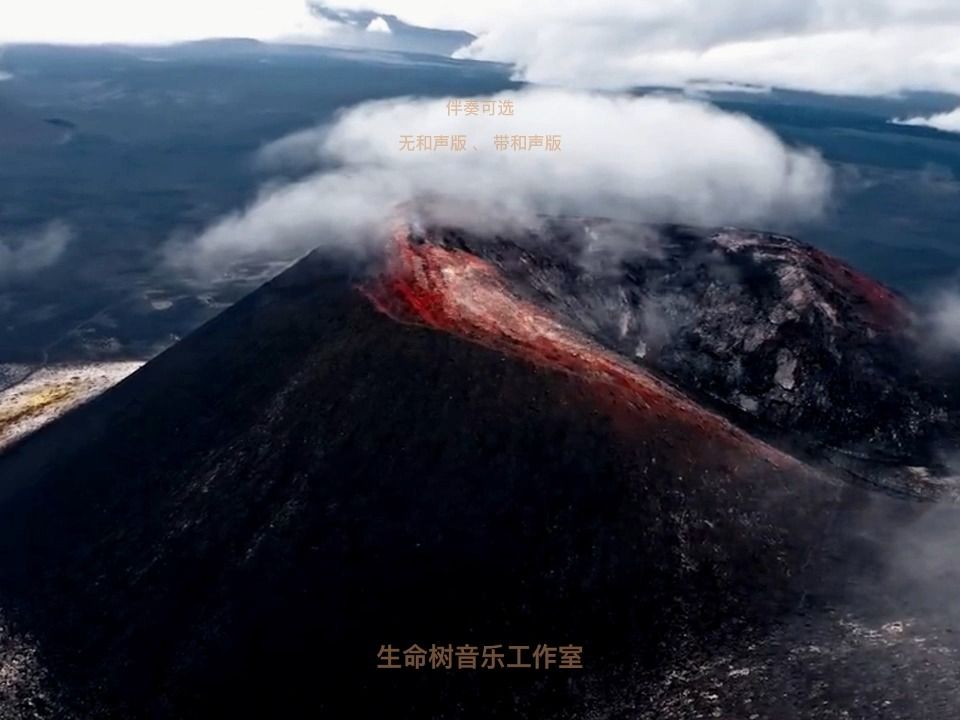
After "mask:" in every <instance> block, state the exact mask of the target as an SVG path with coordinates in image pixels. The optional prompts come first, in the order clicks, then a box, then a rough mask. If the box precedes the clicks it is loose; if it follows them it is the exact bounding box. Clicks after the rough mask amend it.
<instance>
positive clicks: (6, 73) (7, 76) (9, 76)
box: [0, 70, 13, 82]
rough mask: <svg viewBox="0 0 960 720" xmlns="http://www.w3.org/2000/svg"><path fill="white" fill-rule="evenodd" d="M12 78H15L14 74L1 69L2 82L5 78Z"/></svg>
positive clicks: (0, 80) (0, 79)
mask: <svg viewBox="0 0 960 720" xmlns="http://www.w3.org/2000/svg"><path fill="white" fill-rule="evenodd" d="M12 79H13V75H11V74H10V73H8V72H4V71H3V70H0V82H3V81H4V80H12Z"/></svg>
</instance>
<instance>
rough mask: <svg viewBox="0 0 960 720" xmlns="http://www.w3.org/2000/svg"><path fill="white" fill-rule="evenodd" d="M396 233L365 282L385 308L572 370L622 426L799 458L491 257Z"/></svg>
mask: <svg viewBox="0 0 960 720" xmlns="http://www.w3.org/2000/svg"><path fill="white" fill-rule="evenodd" d="M394 240H395V243H394V245H395V247H394V252H393V255H392V257H391V258H390V260H389V264H388V268H387V270H386V272H384V273H383V274H382V275H381V276H380V277H378V278H377V279H376V280H374V281H373V282H370V283H368V284H367V285H366V286H365V287H363V288H362V291H363V292H364V294H365V295H367V297H368V298H369V299H370V300H371V301H372V302H373V304H374V305H375V306H376V307H377V308H378V309H379V310H380V311H381V312H383V313H385V314H387V315H389V316H390V317H392V318H394V319H396V320H399V321H402V322H408V323H416V324H421V325H425V326H428V327H431V328H434V329H436V330H441V331H444V332H447V333H450V334H453V335H456V336H459V337H462V338H465V339H468V340H470V341H473V342H476V343H479V344H482V345H484V346H486V347H488V348H492V349H495V350H498V351H501V352H504V353H506V354H509V355H511V356H514V357H519V358H522V359H524V360H526V361H528V362H531V363H534V364H536V365H538V366H540V367H545V368H550V369H553V370H560V371H563V372H565V373H569V374H571V375H574V376H576V377H577V378H580V379H581V380H583V381H585V382H587V383H588V384H589V385H590V386H592V387H594V388H595V389H598V390H601V391H602V392H601V393H599V394H598V396H597V397H600V398H605V399H610V398H611V397H613V398H614V399H615V400H616V404H617V406H618V412H617V415H618V418H617V419H618V424H620V425H621V426H622V424H623V423H624V422H627V423H633V424H634V425H635V426H636V427H637V428H638V429H639V428H640V427H649V424H650V423H651V422H653V423H657V422H661V421H665V420H666V421H669V422H672V423H676V424H677V426H678V427H679V428H680V429H681V431H682V432H683V433H684V434H685V435H686V436H687V437H690V438H710V439H711V441H719V443H720V445H722V446H724V447H726V448H727V449H728V450H735V451H736V454H737V455H739V456H741V457H742V456H743V454H744V453H746V454H747V455H749V456H750V457H754V458H759V459H762V460H765V461H767V462H769V463H771V464H773V465H774V466H776V467H778V468H783V467H789V466H796V465H798V463H797V461H795V460H794V459H792V458H790V457H789V456H787V455H785V454H783V453H781V452H779V451H777V450H775V449H774V448H772V447H770V446H769V445H766V444H765V443H763V442H760V441H759V440H757V439H755V438H753V437H752V436H750V435H748V434H747V433H745V432H743V431H742V430H740V429H738V428H737V427H735V426H734V425H732V424H731V423H730V422H728V421H727V420H725V419H724V418H722V417H720V416H718V415H716V414H714V413H712V412H709V411H707V410H706V409H704V408H703V407H701V406H700V405H698V404H696V403H695V402H693V401H691V400H690V399H689V398H687V397H686V396H684V395H683V394H682V393H681V392H680V391H678V390H677V389H675V388H674V387H672V386H671V385H669V384H668V383H666V382H664V381H662V380H660V379H659V378H657V377H655V376H653V375H651V374H650V373H649V372H647V371H645V370H643V369H642V368H640V367H639V366H637V365H635V364H633V363H631V362H629V361H627V360H625V359H624V358H621V357H620V356H618V355H616V354H615V353H613V352H611V351H609V350H607V349H605V348H603V347H601V346H600V345H598V344H597V343H596V342H594V341H592V340H590V339H589V338H587V337H585V336H584V335H583V334H582V333H579V332H578V331H576V330H573V329H571V328H569V327H567V326H566V325H564V324H563V323H562V322H561V321H560V320H558V319H557V318H556V317H554V316H553V315H552V314H551V313H549V312H547V311H546V310H544V309H542V308H540V307H538V306H536V305H535V304H533V303H531V302H529V301H527V300H524V299H522V298H520V297H518V296H517V295H516V294H515V293H514V292H513V291H512V290H511V289H510V287H509V285H508V283H507V282H506V281H505V280H504V278H503V276H502V275H501V274H500V272H499V271H498V270H497V269H496V268H495V267H494V266H493V265H491V264H489V263H487V262H486V261H484V260H482V259H480V258H478V257H476V256H474V255H472V254H470V253H468V252H465V251H462V250H452V249H447V248H443V247H439V246H437V245H434V244H431V243H429V242H427V243H415V242H411V240H410V238H409V233H408V232H407V231H406V230H405V229H403V230H399V231H397V233H396V234H395V238H394ZM624 409H626V413H624V412H623V410H624Z"/></svg>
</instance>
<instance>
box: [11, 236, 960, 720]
mask: <svg viewBox="0 0 960 720" xmlns="http://www.w3.org/2000/svg"><path fill="white" fill-rule="evenodd" d="M440 246H441V245H439V244H438V245H437V246H436V247H440ZM514 247H517V246H514ZM494 252H502V253H506V252H508V251H507V250H504V249H502V248H501V250H500V251H495V250H494V249H492V246H491V249H488V250H484V251H483V254H485V255H487V256H488V257H492V256H493V255H492V254H493V253H494ZM509 252H513V253H517V252H519V251H518V250H515V249H514V250H509ZM411 257H412V258H413V260H414V261H416V262H417V263H423V262H429V261H431V259H440V260H443V261H450V262H455V263H460V265H453V264H452V265H445V266H437V267H429V266H424V265H422V264H420V265H417V266H416V267H417V269H418V271H423V272H422V273H421V274H420V275H419V276H418V278H417V282H419V281H420V279H423V278H426V279H428V280H429V279H430V278H431V277H432V278H434V279H437V278H440V279H449V278H451V277H454V276H457V274H458V273H460V276H459V277H460V278H461V279H463V280H465V282H466V284H465V285H462V286H460V287H461V288H462V289H463V290H464V292H465V293H466V294H465V295H464V296H461V297H452V296H450V295H443V292H442V291H443V290H444V288H443V287H442V286H435V285H429V286H417V285H416V283H413V284H411V282H410V279H409V278H402V277H398V276H393V275H391V274H390V273H391V271H390V270H387V271H385V274H384V275H383V276H382V278H383V279H382V280H381V281H380V283H379V284H376V283H374V284H373V285H371V281H370V280H369V278H368V277H367V276H366V275H362V276H351V275H349V274H346V273H345V272H344V271H342V270H339V269H335V268H331V267H330V266H329V265H328V264H326V263H325V262H324V261H323V260H321V259H320V258H318V257H315V256H311V257H308V258H307V259H305V260H304V261H302V262H301V263H300V264H299V265H297V266H296V267H294V268H292V269H291V270H289V271H288V272H286V273H284V274H283V275H281V276H280V277H279V278H277V279H276V280H275V281H273V282H272V283H270V284H269V285H267V286H266V287H264V288H263V289H261V290H260V291H258V292H256V293H254V294H253V295H251V296H250V297H248V298H247V299H246V300H244V301H243V302H241V303H239V304H238V305H237V306H235V307H234V308H232V309H230V310H229V311H227V312H226V313H224V314H223V315H222V316H220V317H219V318H217V319H216V320H214V321H213V322H211V323H210V324H208V325H207V326H205V327H204V328H202V329H201V330H199V331H198V332H196V333H194V334H193V335H192V336H190V337H189V338H187V339H186V340H184V341H183V342H181V343H180V344H178V345H177V346H175V347H174V348H172V349H171V350H169V351H167V352H166V353H164V354H162V355H161V356H159V357H158V358H156V359H155V360H154V361H152V362H151V363H149V364H148V365H147V366H146V367H144V368H143V369H142V370H141V371H139V372H137V373H136V374H134V375H133V376H131V377H130V378H128V379H127V380H126V381H124V382H122V383H121V384H120V385H118V386H116V387H115V388H113V389H112V390H110V391H109V392H107V393H105V394H104V395H103V396H101V397H100V398H98V399H97V400H95V401H93V402H92V403H90V404H88V405H87V406H85V407H83V408H81V409H79V410H77V411H75V412H73V413H71V414H70V415H68V416H66V417H65V418H63V419H62V420H61V421H59V422H58V423H56V424H55V425H52V426H50V427H48V428H46V429H44V430H43V431H41V432H38V433H37V434H35V435H33V436H32V437H30V438H28V439H27V440H26V441H24V442H22V443H21V444H19V445H18V446H15V447H14V448H13V449H12V450H10V451H9V452H7V453H6V454H5V455H4V456H2V457H0V621H2V625H3V626H4V627H5V628H8V630H6V631H5V630H4V629H3V628H0V662H4V661H5V660H4V658H5V657H6V656H5V655H4V651H5V645H4V632H9V633H10V634H12V635H13V636H15V637H23V638H28V639H29V641H30V642H31V643H33V644H34V646H35V648H36V651H35V654H34V656H35V657H36V658H38V660H37V663H38V664H39V665H40V666H42V677H40V679H39V680H37V678H35V677H31V678H27V679H28V680H30V681H31V682H32V681H33V680H37V682H39V683H41V684H42V683H44V682H46V683H48V684H49V685H50V687H51V688H52V689H48V690H47V691H46V692H47V693H48V696H52V694H55V695H56V697H57V698H58V703H59V705H58V706H57V707H56V708H55V709H52V710H50V709H48V710H43V709H42V707H41V706H39V705H37V697H36V693H34V697H33V698H32V699H30V698H29V695H30V692H32V691H29V688H31V687H34V686H32V685H30V684H29V683H27V684H26V687H27V688H28V691H24V690H23V687H24V685H23V684H21V685H20V686H17V687H20V690H19V691H18V692H17V693H13V692H6V695H4V694H2V693H4V685H3V683H2V682H0V707H3V703H5V702H6V706H5V707H3V713H6V717H29V716H31V714H32V715H33V716H36V715H39V716H41V717H42V716H44V713H45V714H46V716H47V717H70V716H71V715H76V716H78V717H92V718H141V717H142V718H211V717H229V718H245V717H301V716H305V715H315V716H319V717H354V716H359V717H377V716H382V715H386V714H387V713H390V714H391V715H395V716H397V717H404V718H406V717H411V718H412V717H436V718H446V717H449V718H467V717H477V718H492V717H494V718H495V717H531V718H534V717H535V718H594V717H595V718H601V717H666V718H687V717H700V716H714V715H715V714H716V712H720V713H721V716H724V715H723V714H722V713H723V710H724V709H727V710H729V711H730V712H729V713H728V714H727V715H726V716H730V717H740V716H743V717H749V716H750V712H751V711H750V706H751V704H752V703H755V705H754V707H756V708H759V709H760V710H761V712H763V713H765V714H764V715H761V717H778V718H790V717H810V718H813V717H824V718H826V717H838V718H839V717H844V716H845V715H844V714H843V713H844V712H845V711H846V710H849V709H851V708H858V707H869V708H871V709H874V710H875V712H874V713H873V715H872V716H874V717H878V718H894V717H929V716H930V715H922V714H917V713H921V712H926V709H928V708H943V707H947V706H951V707H957V705H956V701H957V693H956V691H955V690H954V689H953V688H955V687H957V686H956V684H952V685H951V684H950V683H949V682H947V681H946V680H945V678H946V679H949V674H950V672H951V669H950V668H952V667H953V666H949V667H947V669H946V670H944V669H943V668H940V669H939V670H938V672H939V674H938V675H937V676H936V678H935V679H934V681H933V682H934V687H933V688H932V689H928V690H927V691H926V695H923V696H919V695H918V696H915V697H912V699H910V701H909V702H910V703H912V704H911V705H909V706H904V705H901V704H896V705H886V704H884V703H885V702H887V700H888V699H889V698H890V697H891V694H893V695H894V696H895V697H897V699H898V700H899V697H898V695H899V693H901V692H905V691H906V690H908V689H909V690H911V691H912V690H913V689H915V688H916V687H919V686H920V685H919V683H920V682H921V681H920V679H918V678H922V676H923V673H924V672H928V671H929V669H930V659H931V658H932V657H934V656H936V657H947V656H949V653H953V652H956V650H957V645H956V644H951V643H950V640H951V638H950V636H949V635H947V634H946V630H947V628H948V625H949V623H952V622H953V618H952V615H951V614H950V613H949V612H947V611H946V610H945V609H944V607H945V604H944V601H943V598H944V597H946V596H948V595H949V594H950V591H951V590H952V589H956V588H957V587H960V585H958V584H957V582H956V573H955V571H954V570H953V569H952V567H951V566H950V565H949V564H946V563H943V562H940V563H939V564H937V563H933V559H934V558H932V557H930V558H927V559H930V560H931V565H932V566H935V568H936V571H937V572H936V587H937V593H931V592H928V591H929V589H930V587H931V585H930V583H931V582H932V580H931V577H932V575H931V574H924V573H922V572H921V571H920V570H919V569H916V570H917V574H916V576H912V575H909V574H907V575H904V574H903V568H902V567H901V563H900V562H899V557H900V556H899V552H900V551H903V552H909V553H910V554H911V555H912V556H913V557H917V558H926V557H927V556H926V555H925V554H924V550H925V549H928V548H929V547H931V543H930V542H928V541H929V540H930V536H927V535H926V534H925V533H927V532H928V531H930V532H933V530H935V531H936V533H935V535H933V536H932V537H934V538H935V539H936V540H937V543H935V544H934V545H935V547H937V548H939V547H941V546H949V545H950V544H951V543H952V541H953V539H954V536H955V535H956V531H955V530H953V528H955V527H960V525H958V524H957V523H956V522H954V521H955V519H956V518H955V512H954V510H953V508H952V507H950V506H947V505H934V504H918V503H908V502H904V501H900V500H896V499H893V498H890V497H887V496H884V495H880V494H875V493H869V492H867V491H865V490H863V489H861V488H859V487H857V486H854V485H850V484H845V483H842V482H838V481H837V480H836V479H834V478H831V477H827V476H825V475H823V474H820V473H818V472H815V471H813V470H811V469H810V468H809V467H807V466H805V465H804V464H803V463H800V462H797V461H794V460H792V459H791V458H789V457H787V456H785V455H783V454H782V453H778V452H777V451H775V450H773V449H772V448H770V447H769V446H768V445H766V444H764V443H762V442H760V441H758V440H756V439H755V438H752V437H751V436H749V435H747V434H746V433H744V432H742V431H741V430H738V429H737V428H735V427H733V426H731V425H730V424H729V423H728V422H727V421H725V420H724V419H723V418H721V417H720V416H718V415H716V414H715V413H713V412H711V411H708V410H704V409H703V408H701V407H699V406H698V405H697V404H696V403H694V402H692V401H690V400H689V399H686V398H684V397H683V395H682V393H680V392H679V391H678V390H676V389H675V388H672V387H671V386H669V385H668V384H664V383H662V381H660V380H658V379H657V378H655V377H654V376H652V375H650V374H649V373H648V371H647V370H646V369H644V368H643V367H641V366H640V365H635V366H633V365H629V364H628V363H626V362H625V361H622V359H621V356H620V355H617V354H616V353H613V352H612V351H611V350H610V349H609V347H608V346H607V345H606V344H601V343H599V342H596V343H595V342H594V340H591V339H590V337H592V336H591V335H590V334H588V333H586V332H585V331H584V328H585V327H586V323H587V322H588V321H589V319H590V318H591V317H599V316H598V315H597V314H596V313H593V314H591V312H592V311H591V312H587V311H586V310H585V309H584V308H585V307H586V306H585V305H584V304H583V301H582V298H583V297H587V296H588V295H587V294H584V293H576V294H574V293H568V294H567V298H572V300H571V303H572V304H571V305H569V306H567V307H566V308H563V305H562V302H563V298H562V297H560V296H557V297H554V298H552V299H549V300H543V299H542V298H541V299H540V304H538V303H534V302H533V301H532V299H533V298H534V297H535V296H536V295H537V292H536V290H537V288H536V284H535V283H533V282H531V283H528V284H526V285H523V284H522V283H521V284H517V281H516V279H515V278H517V277H520V275H516V274H512V273H514V272H515V270H516V269H515V268H513V269H511V263H509V262H506V261H505V260H504V262H501V263H499V265H496V266H491V265H488V264H484V263H482V262H480V261H479V260H477V259H476V255H469V254H467V253H463V252H459V251H457V252H455V253H453V254H446V255H444V254H435V255H431V254H430V253H421V252H418V251H413V252H412V254H411ZM541 262H543V263H545V264H544V266H543V267H545V268H546V269H545V270H544V275H546V274H548V273H554V272H555V270H554V268H553V267H552V265H551V263H550V262H549V261H548V260H542V261H541ZM491 267H496V268H498V271H499V269H502V271H503V273H504V275H503V276H502V278H503V280H502V282H501V276H500V275H497V274H491V273H492V271H491V270H490V269H489V268H491ZM511 278H513V279H511ZM361 290H362V291H363V292H361ZM391 292H392V293H394V295H393V296H391V295H390V293H391ZM417 293H420V294H417ZM371 300H373V301H374V302H371ZM457 303H463V305H462V306H461V305H458V304H457ZM542 307H547V308H552V310H551V311H550V314H549V316H548V314H547V312H546V311H541V310H540V309H539V308H542ZM411 308H412V309H414V310H416V311H417V312H419V313H420V315H419V316H415V315H406V316H404V315H402V313H401V311H403V310H405V311H407V312H409V311H410V310H411ZM558 308H563V309H564V312H563V313H560V312H558V311H557V309H558ZM470 313H473V314H472V315H471V314H470ZM551 317H553V318H559V319H558V320H557V321H556V324H553V320H550V318H551ZM560 319H562V321H561V320H560ZM574 319H576V320H574ZM545 323H546V324H545ZM596 331H597V332H596V333H595V334H596V335H597V336H598V337H599V336H601V335H602V328H599V327H598V328H596ZM523 333H530V335H524V334H523ZM544 333H545V334H544ZM931 518H932V519H934V520H936V522H935V523H933V524H932V525H931V523H930V520H931ZM951 533H953V535H951ZM890 548H897V549H898V554H891V552H890ZM937 557H938V558H939V556H937ZM941 560H942V558H941ZM932 572H933V571H932V570H931V573H932ZM921 609H922V610H923V615H922V619H921V620H920V621H918V622H917V623H915V624H914V625H908V626H907V629H906V630H905V631H904V633H901V634H900V635H898V636H896V637H895V638H894V641H893V643H892V647H893V648H894V649H893V650H892V651H889V652H886V654H884V652H885V651H884V650H883V649H881V650H880V651H877V650H876V648H875V646H874V645H869V644H867V643H866V641H864V640H863V637H865V635H864V633H867V634H868V635H869V633H870V632H875V631H874V630H872V628H874V627H879V628H884V627H886V626H887V625H888V624H889V623H890V622H896V621H900V620H902V618H903V613H905V612H909V613H918V612H920V610H921ZM851 627H853V628H855V629H863V628H866V629H865V630H863V632H861V633H860V635H857V632H860V630H856V631H855V630H850V628H851ZM918 627H919V629H920V630H922V631H923V634H922V637H924V638H925V642H927V645H926V646H922V647H921V646H919V645H917V644H916V643H914V640H915V638H916V637H918V636H919V635H918V634H917V633H918V632H919V631H918V630H917V629H916V628H918ZM876 632H879V631H876ZM871 637H872V636H871ZM809 638H816V640H815V642H817V643H818V644H819V646H820V647H821V648H822V650H823V652H824V653H826V656H827V657H829V658H830V659H831V662H835V663H836V665H835V667H837V668H838V677H837V678H836V679H835V684H834V685H830V688H836V689H837V692H836V693H835V696H833V695H830V693H829V692H828V693H827V695H828V697H829V702H828V703H823V702H821V696H822V695H823V691H822V683H823V682H824V681H823V678H822V671H818V672H816V673H813V674H811V676H810V677H801V678H798V679H795V680H792V679H787V678H786V676H785V675H784V674H783V673H784V671H783V670H782V668H791V667H796V665H797V662H796V660H795V659H796V657H797V655H796V653H797V652H803V649H804V648H805V647H806V645H805V643H806V644H807V645H808V644H809V642H812V641H810V640H809ZM851 638H853V639H851ZM387 643H390V644H393V645H396V646H397V647H400V648H406V647H408V646H409V645H412V644H413V643H418V644H420V645H421V646H425V647H429V646H430V644H432V643H436V644H438V645H445V644H448V643H452V644H455V645H458V644H475V645H488V644H498V643H502V644H505V645H506V644H527V645H536V644H538V643H548V644H553V645H560V644H568V643H569V644H576V645H582V646H583V647H584V663H585V668H584V669H583V670H582V671H560V670H555V671H550V672H536V671H525V670H504V671H493V672H491V671H476V672H470V671H442V670H437V671H433V670H423V671H419V672H418V671H412V670H406V671H384V670H377V669H375V665H376V662H377V660H376V653H377V649H378V648H379V646H380V645H381V644H387ZM858 643H859V644H858ZM928 647H929V648H930V649H929V650H927V649H926V648H928ZM940 648H943V653H941V654H940V655H936V653H939V652H940ZM887 649H888V650H889V648H887ZM811 652H812V651H811ZM873 652H878V653H879V659H876V658H874V657H873V656H871V655H870V654H869V653H873ZM11 653H12V654H11V655H10V657H14V658H16V657H20V656H21V655H22V654H23V653H22V652H21V651H20V650H18V649H17V648H16V647H15V648H14V650H13V651H11ZM17 653H19V654H17ZM944 653H945V654H944ZM890 658H897V659H898V661H900V660H902V662H903V669H902V671H901V672H899V673H897V674H895V675H894V676H892V678H893V680H896V681H897V682H899V683H900V685H899V686H898V685H896V684H895V683H893V682H892V681H891V675H890V673H889V672H886V671H885V670H884V668H885V667H886V665H885V664H884V663H887V660H889V659H890ZM741 660H744V661H746V660H749V661H750V662H751V663H752V667H755V668H756V675H755V681H754V682H753V683H751V681H750V679H749V677H747V679H746V680H744V679H743V678H744V677H746V676H743V675H742V674H736V675H730V673H731V672H732V671H738V672H740V671H741V670H742V667H741V666H740V665H738V664H736V663H738V662H740V661H741ZM888 664H889V663H887V665H888ZM844 668H847V669H848V670H846V671H845V670H844ZM10 672H11V671H10V668H9V667H6V666H4V667H0V677H5V676H9V675H10ZM38 672H39V671H38ZM4 673H6V675H4ZM731 677H732V678H735V680H730V678H731ZM845 683H846V684H845ZM850 685H852V686H853V687H852V688H851V687H850ZM770 688H774V690H770ZM818 693H819V694H818ZM25 694H26V695H27V696H28V700H24V699H23V698H24V696H25ZM745 698H746V699H749V700H750V702H747V703H746V704H744V701H745ZM811 698H814V699H813V700H812V699H811ZM29 702H33V705H29ZM807 703H809V704H807ZM785 706H789V707H792V708H793V714H790V713H789V712H784V711H783V708H784V707H785ZM37 707H41V711H37V710H36V708H37ZM905 707H906V709H904V708H905ZM734 712H735V713H736V714H731V713H734ZM3 713H0V717H5V716H4V714H3ZM896 713H899V714H896ZM910 713H913V714H912V715H911V714H910Z"/></svg>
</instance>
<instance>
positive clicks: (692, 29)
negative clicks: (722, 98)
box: [340, 0, 960, 94]
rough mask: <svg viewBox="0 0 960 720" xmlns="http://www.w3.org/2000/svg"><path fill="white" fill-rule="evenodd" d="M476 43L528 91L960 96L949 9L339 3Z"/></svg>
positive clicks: (689, 2) (676, 1)
mask: <svg viewBox="0 0 960 720" xmlns="http://www.w3.org/2000/svg"><path fill="white" fill-rule="evenodd" d="M340 4H342V5H347V6H352V7H360V6H363V7H367V6H372V7H373V8H374V9H376V10H378V11H381V12H390V13H394V14H396V15H398V16H399V17H400V18H401V19H403V20H407V21H410V22H416V23H418V24H426V25H431V26H439V27H454V28H462V29H465V30H469V31H471V32H474V33H477V34H479V35H480V37H479V38H478V40H477V41H476V42H475V43H474V44H473V45H472V46H471V47H469V48H467V49H466V50H463V51H461V53H460V54H461V55H463V56H465V57H473V58H477V59H484V60H498V61H504V62H513V63H516V64H517V66H518V68H519V76H520V77H522V78H523V79H526V80H530V81H533V82H538V83H549V84H559V85H565V86H580V87H608V88H619V87H627V86H634V85H641V84H680V83H683V82H685V81H689V80H704V79H706V80H711V81H726V82H737V83H755V84H760V85H774V86H781V87H791V88H800V89H812V90H820V91H825V92H844V93H857V94H873V93H891V92H898V91H901V90H904V89H931V90H943V91H950V92H960V46H958V44H957V38H958V37H960V3H957V2H956V0H818V1H817V2H800V1H798V0H763V2H756V0H710V1H709V2H708V1H707V0H595V2H591V3H586V2H581V1H578V0H526V2H524V3H516V2H514V0H486V1H485V2H483V3H479V2H475V3H449V2H445V1H444V2H441V0H402V1H401V0H357V1H356V2H354V1H352V0H343V2H341V3H340Z"/></svg>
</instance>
